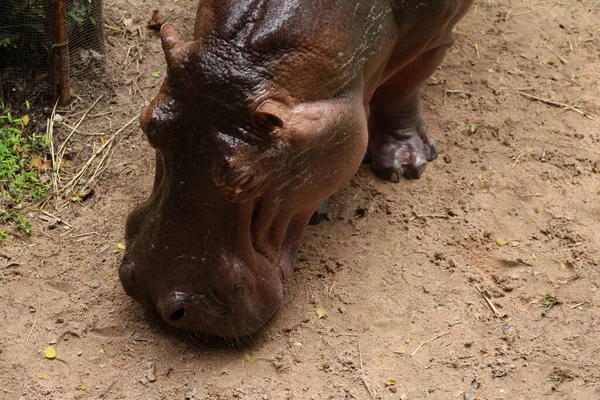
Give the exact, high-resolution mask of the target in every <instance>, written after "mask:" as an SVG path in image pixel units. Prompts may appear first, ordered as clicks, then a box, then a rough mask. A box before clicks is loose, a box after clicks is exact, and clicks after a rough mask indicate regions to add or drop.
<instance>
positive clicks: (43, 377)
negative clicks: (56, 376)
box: [36, 372, 50, 380]
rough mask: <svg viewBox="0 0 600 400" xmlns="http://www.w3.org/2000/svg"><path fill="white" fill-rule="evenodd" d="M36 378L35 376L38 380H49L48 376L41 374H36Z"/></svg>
mask: <svg viewBox="0 0 600 400" xmlns="http://www.w3.org/2000/svg"><path fill="white" fill-rule="evenodd" d="M36 376H37V377H38V378H40V379H45V380H49V379H50V376H49V375H48V374H43V373H41V372H38V373H37V374H36Z"/></svg>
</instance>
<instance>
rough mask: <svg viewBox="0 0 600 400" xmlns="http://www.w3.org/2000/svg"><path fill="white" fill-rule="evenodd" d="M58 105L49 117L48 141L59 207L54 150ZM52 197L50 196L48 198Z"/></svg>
mask: <svg viewBox="0 0 600 400" xmlns="http://www.w3.org/2000/svg"><path fill="white" fill-rule="evenodd" d="M57 106H58V101H57V102H56V103H55V104H54V109H53V110H52V115H51V116H50V118H49V119H48V124H47V131H48V141H49V142H50V157H51V158H52V188H53V189H54V193H55V195H54V196H53V197H54V208H56V207H57V200H58V195H57V194H56V193H57V192H58V169H57V168H56V153H55V151H54V117H55V115H56V107H57ZM48 199H50V198H48ZM42 207H43V205H42Z"/></svg>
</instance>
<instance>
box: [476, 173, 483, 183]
mask: <svg viewBox="0 0 600 400" xmlns="http://www.w3.org/2000/svg"><path fill="white" fill-rule="evenodd" d="M477 179H479V180H480V181H482V182H483V175H482V174H479V176H478V177H477Z"/></svg>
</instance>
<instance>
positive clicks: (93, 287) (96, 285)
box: [90, 281, 100, 289]
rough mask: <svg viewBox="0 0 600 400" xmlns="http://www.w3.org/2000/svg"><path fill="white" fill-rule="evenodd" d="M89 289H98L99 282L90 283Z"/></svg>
mask: <svg viewBox="0 0 600 400" xmlns="http://www.w3.org/2000/svg"><path fill="white" fill-rule="evenodd" d="M90 287H91V288H92V289H98V288H99V287H100V282H98V281H93V282H92V283H90Z"/></svg>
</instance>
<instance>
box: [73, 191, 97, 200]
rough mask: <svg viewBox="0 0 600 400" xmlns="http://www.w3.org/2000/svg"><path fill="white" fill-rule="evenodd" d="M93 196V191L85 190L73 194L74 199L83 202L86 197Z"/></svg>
mask: <svg viewBox="0 0 600 400" xmlns="http://www.w3.org/2000/svg"><path fill="white" fill-rule="evenodd" d="M93 194H94V189H85V190H79V191H77V192H75V197H78V198H79V200H78V201H81V200H85V199H87V198H88V197H90V196H92V195H93Z"/></svg>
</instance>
